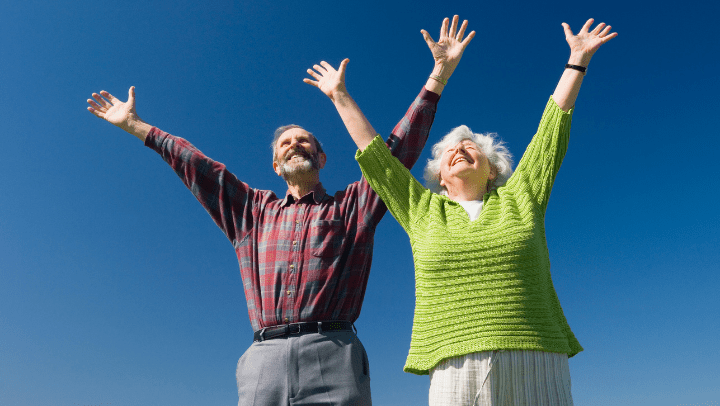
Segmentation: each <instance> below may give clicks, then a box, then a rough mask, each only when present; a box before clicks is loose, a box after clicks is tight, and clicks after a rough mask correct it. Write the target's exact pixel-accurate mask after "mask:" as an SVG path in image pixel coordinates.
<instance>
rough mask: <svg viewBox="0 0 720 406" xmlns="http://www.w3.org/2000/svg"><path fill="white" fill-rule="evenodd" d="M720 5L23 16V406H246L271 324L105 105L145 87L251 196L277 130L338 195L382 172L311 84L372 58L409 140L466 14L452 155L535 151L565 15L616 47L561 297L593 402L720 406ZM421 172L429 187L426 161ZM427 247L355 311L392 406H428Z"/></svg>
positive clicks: (18, 92) (19, 11)
mask: <svg viewBox="0 0 720 406" xmlns="http://www.w3.org/2000/svg"><path fill="white" fill-rule="evenodd" d="M717 11H718V6H717V5H711V3H710V2H699V1H695V0H690V1H686V2H683V3H682V4H669V3H668V4H667V5H663V4H660V3H657V2H646V1H637V2H633V1H630V2H628V1H622V2H621V1H616V0H611V1H608V2H601V3H597V2H593V3H592V4H591V3H589V2H588V3H587V4H586V3H583V2H580V3H578V4H574V3H568V2H554V1H551V2H527V1H507V2H487V3H480V2H452V1H450V2H444V3H442V4H441V3H439V2H426V1H412V2H409V1H408V2H394V1H384V2H373V1H365V2H353V3H350V2H342V3H329V2H260V1H257V2H231V1H208V2H188V1H183V0H180V1H174V2H168V1H145V2H137V1H119V2H106V1H97V2H70V1H65V0H62V1H53V2H50V1H32V0H30V1H24V2H3V3H2V4H0V51H1V52H0V55H1V56H0V83H2V91H0V106H1V107H2V109H1V110H0V118H2V123H3V131H2V132H0V140H2V146H3V159H1V160H0V171H1V173H2V174H3V176H2V178H0V188H1V189H2V192H1V193H0V213H1V214H0V404H2V405H23V406H25V405H28V406H32V405H110V404H112V405H115V406H118V405H166V404H167V405H170V404H172V405H198V404H202V405H221V404H225V405H227V404H236V403H237V392H236V387H235V375H234V373H235V366H236V363H237V359H238V358H239V357H240V355H241V354H242V353H243V352H244V350H245V349H246V348H247V347H248V346H249V344H250V342H251V334H252V331H251V329H250V323H249V322H248V317H247V308H246V305H245V298H244V294H243V292H242V284H241V282H240V275H239V272H238V265H237V259H236V257H235V255H234V252H233V249H232V247H231V245H230V244H229V242H228V241H227V240H226V239H225V237H224V236H223V234H222V233H221V232H220V231H219V230H218V229H217V227H216V226H215V225H214V224H213V222H212V221H211V220H210V218H209V216H208V215H207V213H205V212H204V210H203V209H202V207H201V206H200V205H199V204H198V203H197V202H196V201H195V199H194V198H193V197H192V195H191V194H190V193H189V192H188V191H187V190H186V189H185V187H184V186H183V185H182V183H181V182H180V181H179V180H178V179H177V176H176V175H175V174H174V173H173V172H172V170H170V169H169V167H168V166H167V165H166V164H165V163H164V162H163V161H162V159H160V157H159V156H158V155H157V154H155V153H154V152H152V151H151V150H149V149H147V148H144V147H143V146H142V144H141V143H140V142H139V141H138V140H137V139H135V138H134V137H132V136H130V135H128V134H126V133H124V132H122V131H121V130H119V129H117V128H115V127H113V126H111V125H109V124H108V123H106V122H104V121H102V120H99V119H97V118H96V117H94V116H92V115H91V114H90V113H88V112H87V111H86V110H85V107H86V102H85V100H86V99H87V98H88V97H89V96H90V94H91V93H92V92H97V91H99V90H103V89H104V90H107V91H109V92H111V93H113V94H114V95H115V96H118V97H119V98H121V99H125V98H126V97H127V89H128V88H129V87H130V86H131V85H134V86H136V93H137V104H138V112H139V114H140V116H141V117H142V118H143V119H145V120H146V121H148V122H150V123H151V124H154V125H156V126H158V127H160V128H162V129H163V130H165V131H168V132H170V133H172V134H175V135H178V136H181V137H184V138H187V139H189V140H190V141H191V142H193V143H194V144H195V145H196V146H197V147H198V148H200V149H201V150H202V151H203V152H205V153H206V154H207V155H208V156H210V157H212V158H214V159H216V160H218V161H220V162H223V163H225V164H226V165H227V166H228V167H229V168H230V169H231V170H232V171H233V172H234V173H235V174H236V175H237V176H238V177H239V178H240V179H242V180H244V181H246V182H248V183H249V184H250V185H251V186H253V187H256V188H261V189H272V190H274V191H276V192H277V193H279V194H282V193H284V192H285V185H284V183H283V181H282V180H281V179H280V178H278V177H277V176H276V175H275V174H274V173H273V172H272V167H271V153H270V149H269V147H268V145H269V141H270V139H271V134H272V132H273V130H274V129H275V128H276V127H278V126H280V125H283V124H288V123H297V124H300V125H302V126H304V127H306V128H308V129H309V130H311V131H312V132H313V133H315V134H316V135H318V137H319V138H320V139H321V141H322V142H323V144H324V146H325V150H326V151H327V153H328V164H327V166H326V168H325V169H324V170H323V171H322V173H321V178H322V181H323V184H324V185H325V187H326V188H327V189H328V190H330V191H334V190H338V189H341V188H344V187H345V185H347V184H348V183H350V182H352V181H355V180H357V179H359V178H360V171H359V169H358V167H357V164H356V162H355V161H354V159H353V156H354V152H355V147H354V144H353V143H352V141H351V139H350V137H349V136H348V135H347V132H346V131H345V129H344V127H343V125H342V122H341V120H340V119H339V117H338V116H337V114H336V112H335V110H334V107H333V106H332V104H331V103H330V102H329V101H328V100H327V99H326V97H325V96H324V95H322V94H321V93H320V92H319V91H318V90H317V89H315V88H313V87H311V86H309V85H306V84H304V83H303V82H302V79H303V78H304V77H306V74H305V70H306V69H307V68H309V67H311V66H312V65H313V64H315V63H317V62H319V61H320V60H326V61H328V62H330V63H331V64H333V65H335V66H336V65H337V64H338V63H339V62H340V61H341V60H342V59H343V58H345V57H348V58H350V64H349V66H348V71H347V86H348V89H349V90H350V92H351V94H352V95H353V97H354V98H355V100H356V101H357V102H358V104H359V105H360V107H361V108H362V109H363V111H364V112H365V114H366V115H367V117H368V118H369V119H370V121H371V122H372V124H373V125H374V127H375V129H376V130H377V131H379V132H380V133H381V134H383V136H387V134H388V133H389V132H390V130H391V129H392V128H393V126H394V125H395V123H396V122H397V121H398V120H399V119H400V118H401V117H402V115H403V114H404V112H405V110H406V109H407V107H408V106H409V104H410V103H411V102H412V100H413V99H414V97H415V96H416V94H417V93H418V92H419V90H420V89H421V86H422V85H423V84H424V83H425V80H426V78H427V75H428V74H429V73H430V71H431V69H432V59H431V56H430V52H429V51H428V49H427V46H426V45H425V43H424V41H423V39H422V36H421V35H420V32H419V31H420V29H423V28H424V29H426V30H428V31H429V32H430V33H431V35H433V37H434V38H437V35H438V31H439V27H440V23H441V21H442V18H443V17H451V16H452V15H453V14H459V15H460V17H461V18H463V19H468V20H469V21H470V26H469V28H470V29H473V30H476V31H477V36H476V37H475V39H474V40H473V42H472V43H471V44H470V46H469V48H468V49H467V51H466V52H465V56H464V57H463V60H462V62H461V63H460V66H459V67H458V69H457V71H456V72H455V75H454V76H453V77H452V78H451V80H450V83H449V84H448V86H447V88H446V90H445V92H444V93H443V96H442V99H441V101H440V103H439V106H438V112H437V116H436V119H435V124H434V126H433V130H432V132H431V135H430V141H429V143H434V142H436V141H437V140H438V139H439V138H440V137H441V136H442V135H444V134H445V133H447V132H448V131H449V130H450V129H451V128H453V127H455V126H457V125H460V124H466V125H468V126H470V127H471V128H472V129H473V130H475V131H476V132H486V131H492V132H497V133H499V135H500V137H501V138H503V139H504V140H505V141H506V142H507V143H508V145H509V147H510V149H511V151H512V152H513V153H514V155H515V156H516V157H519V156H521V155H522V152H523V151H524V148H525V147H526V145H527V143H528V142H529V141H530V138H531V137H532V135H533V133H534V131H535V129H536V128H537V124H538V122H539V119H540V114H541V113H542V109H543V107H544V105H545V102H546V101H547V98H548V97H549V95H550V94H551V93H552V92H553V89H554V87H555V84H556V83H557V80H558V79H559V77H560V74H561V73H562V69H563V65H564V64H565V63H566V61H567V57H568V54H569V52H568V47H567V44H566V43H565V40H564V36H563V32H562V27H561V26H560V23H561V22H567V23H569V24H570V26H571V27H572V28H573V29H574V30H575V31H577V30H578V29H579V28H580V27H581V26H582V24H583V23H584V22H585V20H586V19H587V18H590V17H594V18H595V19H596V20H597V21H605V22H607V23H609V24H611V25H613V27H614V30H616V31H617V32H618V33H619V36H618V37H617V38H616V39H614V40H612V41H611V42H610V43H608V44H606V45H605V46H603V47H602V48H601V49H600V50H599V51H598V53H597V54H596V56H595V58H594V60H593V61H592V63H591V65H590V68H589V70H588V75H587V77H586V79H585V83H584V84H583V88H582V91H581V92H580V97H579V99H578V102H577V105H576V107H577V109H576V112H575V115H574V122H573V129H572V136H571V141H570V149H569V151H568V154H567V157H566V158H565V161H564V164H563V167H562V169H561V171H560V174H559V176H558V178H557V181H556V184H555V187H554V190H553V196H552V199H551V202H550V206H549V209H548V213H547V220H546V227H547V238H548V243H549V248H550V257H551V262H552V273H553V280H554V283H555V287H556V289H557V291H558V295H559V296H560V300H561V302H562V305H563V308H564V311H565V314H566V316H567V318H568V320H569V322H570V325H571V327H572V328H573V330H574V332H575V334H576V336H577V337H578V339H579V340H580V342H581V343H582V345H583V346H584V347H585V351H584V352H582V353H580V354H579V355H577V356H576V357H574V358H572V359H571V360H570V368H571V372H572V383H573V396H574V399H575V403H576V404H578V405H652V406H656V405H717V404H718V402H720V378H718V376H719V374H718V365H719V364H720V355H719V354H720V351H718V350H717V343H718V336H719V335H720V318H719V317H718V311H719V310H720V295H718V293H717V292H718V288H720V276H719V275H718V274H719V271H720V265H719V263H720V250H719V249H718V247H719V246H720V231H719V229H718V225H720V215H719V214H718V211H717V209H716V206H717V202H718V200H719V199H720V194H719V193H718V188H720V181H718V176H717V173H718V172H720V164H719V163H718V159H717V151H718V149H720V141H719V140H718V136H717V134H718V130H717V129H718V128H720V114H718V111H719V110H720V109H719V107H720V103H719V102H718V97H717V96H718V93H719V92H720V83H719V80H718V75H717V66H718V57H717V51H718V49H720V36H718V35H717V32H716V30H713V27H714V23H715V21H714V20H711V19H713V17H714V16H715V15H717ZM427 150H428V149H427V148H426V152H425V153H424V154H423V157H422V158H421V160H420V161H419V164H418V165H417V167H416V168H415V169H414V171H413V173H415V174H416V176H420V175H421V173H422V166H423V163H424V162H425V161H426V159H427V158H428V156H429V153H428V151H427ZM413 286H414V285H413V269H412V257H411V253H410V248H409V243H408V241H407V237H406V236H405V234H404V232H403V231H402V229H401V228H400V227H399V226H398V225H397V223H396V222H395V220H394V219H392V217H391V216H389V215H388V216H386V217H385V219H384V220H383V222H382V223H381V225H380V226H379V228H378V231H377V236H376V244H375V255H374V263H373V268H372V272H371V277H370V281H369V286H368V290H367V293H366V296H365V304H364V307H363V311H362V314H361V317H360V319H359V320H358V322H357V327H358V330H359V335H360V338H361V339H362V341H363V343H364V344H365V347H366V348H367V350H368V353H369V357H370V363H371V379H372V391H373V400H374V403H375V404H376V405H418V404H426V403H427V389H428V386H429V380H428V378H427V377H418V376H414V375H410V374H406V373H403V372H402V366H403V364H404V360H405V356H406V355H407V350H408V348H409V341H410V329H411V325H412V311H413V306H414V288H413Z"/></svg>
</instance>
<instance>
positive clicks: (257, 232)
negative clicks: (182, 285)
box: [88, 16, 474, 405]
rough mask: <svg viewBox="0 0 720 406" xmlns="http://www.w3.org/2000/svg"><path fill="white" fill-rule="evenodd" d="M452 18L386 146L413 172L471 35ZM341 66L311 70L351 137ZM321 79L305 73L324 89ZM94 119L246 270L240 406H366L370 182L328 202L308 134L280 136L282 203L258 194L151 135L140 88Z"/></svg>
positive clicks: (353, 115) (321, 156)
mask: <svg viewBox="0 0 720 406" xmlns="http://www.w3.org/2000/svg"><path fill="white" fill-rule="evenodd" d="M457 23H458V17H457V16H455V17H454V18H453V21H452V25H451V26H450V27H448V25H449V20H448V19H445V20H444V21H443V25H442V28H441V34H440V40H439V41H438V42H434V41H433V40H432V38H430V36H429V35H428V34H427V32H425V31H422V33H423V36H424V38H425V40H426V42H427V44H428V46H429V47H430V50H431V51H432V54H433V58H434V60H435V66H434V69H433V72H432V75H431V76H430V78H429V79H428V81H427V83H426V85H425V88H424V89H423V90H422V91H421V92H420V95H419V96H418V97H417V98H416V99H415V102H414V103H413V104H412V105H411V106H410V108H409V109H408V111H407V113H406V115H405V117H403V119H402V120H401V121H400V123H398V125H397V126H396V127H395V129H394V130H393V132H392V134H391V135H390V137H389V138H388V141H387V145H388V147H389V148H390V150H391V151H392V153H393V155H395V156H397V157H398V158H399V159H400V160H401V161H402V162H403V163H404V164H405V165H406V166H407V167H408V168H409V167H411V166H412V165H413V164H414V163H415V161H416V160H417V159H418V157H419V155H420V152H421V151H422V148H423V146H424V145H425V141H426V140H427V136H428V132H429V130H430V126H431V125H432V122H433V119H434V115H435V109H436V104H437V102H438V100H439V97H440V94H441V93H442V90H443V88H444V84H445V83H447V82H446V81H447V79H448V78H449V77H450V75H452V73H453V71H454V70H455V67H456V66H457V64H458V62H459V61H460V58H461V57H462V53H463V51H464V50H465V47H466V46H467V45H468V43H469V42H470V40H471V39H472V37H473V35H474V32H473V33H470V34H469V35H468V36H467V37H466V38H465V40H463V36H464V31H465V28H466V26H467V21H465V22H464V23H463V25H462V27H459V29H458V24H457ZM347 63H348V60H347V59H346V60H344V61H343V62H342V63H341V64H340V67H339V69H338V70H335V69H333V68H332V66H330V65H329V64H328V63H326V62H321V65H322V66H320V65H315V66H314V69H315V71H317V72H320V73H321V74H322V75H323V76H324V77H323V80H322V81H321V83H318V82H316V81H313V80H310V79H306V80H305V82H306V83H309V84H312V85H314V86H317V87H318V88H319V89H320V90H321V91H322V92H323V93H324V94H326V95H327V96H328V97H329V98H330V99H331V100H332V102H333V104H334V105H335V107H336V108H337V110H338V112H339V113H340V116H341V118H342V119H343V122H344V123H345V124H346V126H347V127H348V129H349V130H350V133H351V135H352V134H353V133H355V132H359V131H361V130H365V129H364V128H362V126H364V125H366V124H367V120H366V119H365V117H364V116H363V114H362V112H361V111H360V109H359V108H358V106H357V105H356V104H355V102H354V101H353V99H352V98H351V97H350V95H349V94H348V92H347V90H346V88H345V83H344V82H345V77H344V76H345V68H346V66H347ZM315 71H312V70H308V73H310V74H311V75H312V76H313V77H315V78H316V79H318V76H317V74H316V73H315ZM92 96H93V99H88V103H89V104H90V107H88V110H89V111H90V112H92V113H93V114H95V115H96V116H98V117H100V118H102V119H105V120H107V121H108V122H110V123H112V124H114V125H116V126H118V127H120V128H122V129H123V130H125V131H127V132H129V133H130V134H133V135H134V136H136V137H137V138H139V139H140V140H142V141H143V142H144V143H145V145H146V146H147V147H149V148H152V149H154V150H155V151H156V152H157V153H159V154H160V155H161V156H162V157H163V159H164V160H165V161H166V162H167V163H168V164H170V166H171V167H172V168H173V169H174V170H175V172H176V173H177V174H178V176H180V178H181V179H182V181H183V182H184V183H185V185H186V186H187V187H188V188H189V189H190V190H191V191H192V193H193V194H194V195H195V197H196V198H197V199H198V200H199V201H200V203H201V204H202V205H203V207H205V209H206V210H207V211H208V213H209V214H210V216H211V217H212V218H213V220H214V221H215V223H216V224H217V225H218V226H219V227H220V229H222V231H223V232H224V233H225V235H226V236H227V238H228V239H229V240H230V242H231V243H232V245H233V247H234V248H235V253H236V254H237V257H238V261H239V263H240V273H241V276H242V281H243V286H244V289H245V297H246V299H247V304H248V310H249V316H250V322H251V324H252V327H253V330H254V331H255V334H254V340H253V344H252V345H251V346H250V348H249V349H248V350H247V351H246V352H245V354H243V356H242V357H241V358H240V361H239V362H238V367H237V384H238V394H239V397H240V400H239V403H238V404H239V405H288V404H292V405H305V404H313V405H319V404H328V405H329V404H333V405H336V404H337V405H370V404H371V400H370V380H369V366H368V360H367V355H366V353H365V350H364V348H363V347H362V344H361V343H360V341H359V340H358V338H357V336H356V335H355V333H354V331H353V322H354V321H355V320H357V318H358V316H359V315H360V309H361V306H362V301H363V296H364V293H365V287H366V285H367V280H368V275H369V271H370V263H371V258H372V242H373V233H374V232H375V227H376V226H377V224H378V222H379V221H380V219H381V218H382V216H383V215H384V214H385V211H386V210H387V209H386V207H385V205H384V204H383V203H382V201H381V200H380V199H379V198H378V196H377V195H376V194H375V193H374V192H373V191H372V189H370V186H368V184H367V182H366V181H365V180H361V181H358V182H354V183H352V184H350V185H349V186H348V187H347V188H346V189H345V190H343V191H339V192H337V193H335V195H329V194H327V193H326V192H325V189H324V188H323V187H322V184H321V183H320V177H319V176H320V169H322V168H323V166H324V165H325V162H326V155H325V153H324V152H323V150H322V146H321V144H320V142H319V141H318V140H317V139H316V138H315V136H314V135H313V134H311V133H309V132H308V131H306V130H305V129H303V128H301V127H299V126H296V125H290V126H284V127H280V128H279V129H278V130H277V131H276V132H275V138H274V140H273V144H272V147H273V168H274V170H275V172H276V173H277V174H278V175H279V176H282V177H283V179H285V181H286V182H287V185H288V191H287V193H286V194H285V196H284V198H282V199H280V198H278V197H277V196H276V195H275V194H274V193H273V192H271V191H264V190H258V189H253V188H251V187H250V186H248V185H247V184H246V183H244V182H241V181H240V180H238V179H237V178H236V177H235V176H234V175H233V174H232V173H230V172H229V171H228V170H227V169H226V168H225V166H224V165H223V164H221V163H218V162H215V161H213V160H211V159H210V158H208V157H206V156H205V155H203V154H202V153H201V152H200V151H199V150H197V149H196V148H195V147H194V146H192V145H191V144H190V143H189V142H187V141H186V140H184V139H182V138H178V137H175V136H172V135H170V134H168V133H165V132H163V131H161V130H160V129H158V128H156V127H153V126H151V125H149V124H147V123H145V122H144V121H143V120H141V119H140V117H138V115H137V113H136V111H135V89H134V87H131V88H130V91H129V96H128V101H127V102H122V101H120V100H118V99H117V98H115V97H114V96H112V95H111V94H109V93H108V92H105V91H101V92H100V94H95V93H94V94H93V95H92Z"/></svg>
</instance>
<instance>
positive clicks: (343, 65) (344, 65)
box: [338, 58, 350, 78]
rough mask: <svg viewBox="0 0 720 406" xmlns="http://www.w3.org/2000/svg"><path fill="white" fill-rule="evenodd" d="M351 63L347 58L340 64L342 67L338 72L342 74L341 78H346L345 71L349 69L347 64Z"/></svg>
mask: <svg viewBox="0 0 720 406" xmlns="http://www.w3.org/2000/svg"><path fill="white" fill-rule="evenodd" d="M349 62H350V59H349V58H345V59H343V60H342V62H340V67H339V68H338V71H339V72H340V77H342V78H344V77H345V69H346V68H347V64H348V63H349Z"/></svg>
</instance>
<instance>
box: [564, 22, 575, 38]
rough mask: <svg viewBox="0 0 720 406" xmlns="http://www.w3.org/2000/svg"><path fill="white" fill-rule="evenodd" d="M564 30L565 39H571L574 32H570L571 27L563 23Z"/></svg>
mask: <svg viewBox="0 0 720 406" xmlns="http://www.w3.org/2000/svg"><path fill="white" fill-rule="evenodd" d="M562 26H563V30H564V31H565V38H566V39H567V38H570V37H572V36H573V32H572V30H570V26H569V25H568V24H567V23H562Z"/></svg>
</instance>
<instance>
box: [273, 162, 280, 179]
mask: <svg viewBox="0 0 720 406" xmlns="http://www.w3.org/2000/svg"><path fill="white" fill-rule="evenodd" d="M273 170H274V171H275V173H277V176H282V175H281V174H280V164H278V163H277V161H273Z"/></svg>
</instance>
